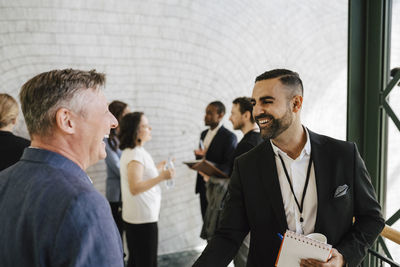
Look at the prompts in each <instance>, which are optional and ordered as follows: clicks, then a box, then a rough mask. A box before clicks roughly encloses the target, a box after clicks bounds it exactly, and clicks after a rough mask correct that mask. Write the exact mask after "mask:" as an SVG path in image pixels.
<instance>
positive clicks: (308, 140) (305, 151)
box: [269, 126, 311, 158]
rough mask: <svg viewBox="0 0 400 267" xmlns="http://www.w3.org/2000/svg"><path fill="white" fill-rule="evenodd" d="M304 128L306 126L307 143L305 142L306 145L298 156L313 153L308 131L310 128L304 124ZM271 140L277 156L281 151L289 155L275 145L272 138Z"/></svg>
mask: <svg viewBox="0 0 400 267" xmlns="http://www.w3.org/2000/svg"><path fill="white" fill-rule="evenodd" d="M303 128H304V130H305V131H306V137H307V141H306V143H305V145H304V147H303V149H302V151H301V152H300V155H299V157H298V158H302V157H303V156H304V155H307V156H309V155H310V154H311V142H310V134H309V133H308V129H307V128H306V127H304V126H303ZM269 141H270V142H271V146H272V150H273V151H274V154H275V155H276V156H278V155H279V154H278V153H281V154H283V155H286V156H287V154H286V153H285V152H283V151H282V150H281V149H280V148H279V147H277V146H276V145H274V143H273V142H272V140H271V139H270V140H269Z"/></svg>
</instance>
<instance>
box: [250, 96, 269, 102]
mask: <svg viewBox="0 0 400 267" xmlns="http://www.w3.org/2000/svg"><path fill="white" fill-rule="evenodd" d="M258 100H259V101H263V100H275V97H272V96H262V97H260V98H259V99H258ZM250 101H251V103H255V102H256V100H255V99H254V98H252V99H251V100H250Z"/></svg>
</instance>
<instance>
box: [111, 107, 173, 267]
mask: <svg viewBox="0 0 400 267" xmlns="http://www.w3.org/2000/svg"><path fill="white" fill-rule="evenodd" d="M118 136H119V140H120V145H119V147H120V149H121V150H122V155H121V162H120V172H121V193H122V219H123V221H124V222H125V224H124V230H125V233H126V239H127V243H128V251H129V258H128V267H133V266H134V267H156V266H157V247H158V226H157V222H158V218H159V214H160V205H161V187H160V185H159V183H160V182H162V181H164V180H168V179H171V178H172V177H173V176H174V174H175V170H174V169H173V168H168V169H165V168H164V167H165V164H166V162H165V161H162V162H160V163H159V164H158V165H157V166H156V165H155V164H154V161H153V158H152V157H151V155H150V154H149V153H148V152H147V151H146V150H145V149H144V145H145V143H147V142H148V141H150V140H151V127H150V125H149V121H148V119H147V117H146V116H145V115H144V114H143V113H142V112H133V113H128V114H126V115H125V116H124V117H123V118H122V120H121V125H120V130H119V135H118Z"/></svg>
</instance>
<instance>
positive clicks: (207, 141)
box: [194, 101, 237, 222]
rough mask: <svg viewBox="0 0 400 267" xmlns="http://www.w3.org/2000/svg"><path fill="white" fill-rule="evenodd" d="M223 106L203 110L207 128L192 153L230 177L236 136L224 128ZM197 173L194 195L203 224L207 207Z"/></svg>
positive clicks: (203, 185) (203, 182)
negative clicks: (198, 203) (197, 197)
mask: <svg viewBox="0 0 400 267" xmlns="http://www.w3.org/2000/svg"><path fill="white" fill-rule="evenodd" d="M224 116H225V105H224V104H223V103H222V102H221V101H213V102H211V103H209V104H208V105H207V107H206V110H205V115H204V124H205V126H208V127H209V128H208V129H206V130H204V131H202V132H201V134H200V141H199V148H198V149H196V150H195V151H194V155H195V156H196V159H202V158H205V159H206V160H208V161H210V162H212V163H213V164H214V165H215V167H217V168H218V169H220V170H221V171H223V172H224V173H225V174H226V175H228V176H229V175H230V173H231V171H232V160H233V152H234V150H235V148H236V144H237V138H236V135H235V134H234V133H233V132H231V131H229V130H228V129H227V128H225V127H224V125H223V123H222V119H223V118H224ZM206 180H207V178H206V179H205V178H204V176H203V175H202V174H201V173H200V172H199V173H198V174H197V180H196V188H195V193H196V194H197V193H198V194H199V198H200V210H201V216H202V218H203V222H205V220H204V219H205V215H206V210H207V206H208V201H207V193H206V191H207V190H206V182H207V181H206Z"/></svg>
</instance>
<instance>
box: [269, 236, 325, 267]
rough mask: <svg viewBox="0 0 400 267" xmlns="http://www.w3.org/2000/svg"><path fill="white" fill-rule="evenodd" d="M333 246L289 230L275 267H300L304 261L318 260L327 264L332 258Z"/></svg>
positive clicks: (284, 237)
mask: <svg viewBox="0 0 400 267" xmlns="http://www.w3.org/2000/svg"><path fill="white" fill-rule="evenodd" d="M331 250H332V246H331V245H329V244H326V243H322V242H320V241H317V240H314V239H311V238H309V237H306V236H304V235H301V234H297V233H295V232H292V231H289V230H287V231H286V233H285V235H284V236H283V240H282V244H281V248H280V250H279V254H278V258H277V259H276V263H275V266H277V267H296V266H300V260H302V259H316V260H319V261H323V262H326V261H328V259H329V258H330V256H331Z"/></svg>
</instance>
